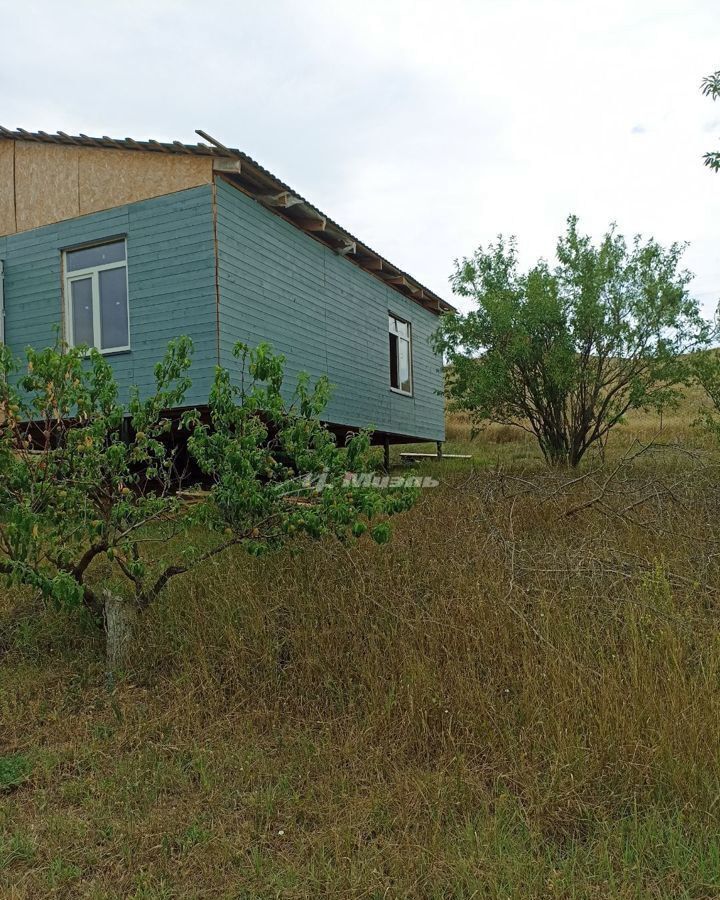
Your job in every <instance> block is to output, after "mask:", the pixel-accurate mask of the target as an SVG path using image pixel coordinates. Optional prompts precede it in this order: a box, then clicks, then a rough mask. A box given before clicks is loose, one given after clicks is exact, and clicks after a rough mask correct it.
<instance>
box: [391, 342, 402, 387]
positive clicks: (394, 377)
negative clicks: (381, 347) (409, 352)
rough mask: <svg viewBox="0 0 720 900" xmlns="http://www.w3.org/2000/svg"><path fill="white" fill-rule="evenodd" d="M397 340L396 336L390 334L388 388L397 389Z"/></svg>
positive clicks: (398, 382)
mask: <svg viewBox="0 0 720 900" xmlns="http://www.w3.org/2000/svg"><path fill="white" fill-rule="evenodd" d="M398 343H399V341H398V338H397V335H396V334H392V333H391V334H390V387H394V388H399V387H400V378H399V376H398Z"/></svg>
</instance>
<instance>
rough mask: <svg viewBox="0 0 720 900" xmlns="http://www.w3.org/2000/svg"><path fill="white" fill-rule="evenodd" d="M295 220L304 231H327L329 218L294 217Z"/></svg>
mask: <svg viewBox="0 0 720 900" xmlns="http://www.w3.org/2000/svg"><path fill="white" fill-rule="evenodd" d="M293 222H294V223H295V224H296V225H299V226H300V228H302V229H303V230H304V231H325V229H326V228H327V219H298V218H295V217H293Z"/></svg>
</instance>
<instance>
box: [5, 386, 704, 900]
mask: <svg viewBox="0 0 720 900" xmlns="http://www.w3.org/2000/svg"><path fill="white" fill-rule="evenodd" d="M695 400H696V398H690V400H688V402H687V404H686V406H685V408H683V409H682V410H680V411H678V412H677V413H676V414H673V415H672V416H667V417H666V419H665V421H664V422H663V423H662V426H663V427H662V430H660V429H659V425H660V423H659V421H658V420H657V418H655V417H653V416H649V415H648V416H636V417H635V418H634V419H632V420H631V421H630V422H629V423H628V424H627V425H625V426H623V427H622V428H621V429H620V430H619V431H618V433H617V434H616V435H614V437H613V439H612V441H611V443H610V446H609V447H608V449H607V459H606V461H605V464H604V467H601V466H600V463H599V461H597V460H588V461H587V463H586V465H585V466H584V468H583V470H582V473H581V474H584V477H583V478H582V479H580V480H575V481H574V483H569V482H571V479H572V478H573V477H575V476H573V475H569V474H568V473H553V472H548V471H546V470H545V469H544V468H543V467H542V465H541V463H540V461H539V458H538V454H537V451H536V449H535V447H534V446H533V444H532V443H531V442H530V441H529V440H527V439H526V438H525V437H524V436H522V435H516V434H514V433H513V432H511V431H510V430H509V429H507V428H492V429H490V430H489V431H488V432H487V433H486V434H484V435H483V436H481V437H479V438H478V439H477V440H476V441H475V442H472V443H469V442H468V439H469V428H468V426H467V423H465V422H464V421H463V420H462V419H460V418H458V417H455V418H451V420H450V421H449V423H448V439H449V443H448V451H449V452H472V453H473V455H474V459H473V461H472V463H468V462H462V463H460V462H459V463H451V462H447V463H443V464H436V463H429V464H427V466H426V467H425V470H424V471H431V472H433V473H438V477H439V478H440V480H441V484H440V486H439V487H438V488H436V489H434V490H426V491H424V492H423V496H422V498H421V501H420V502H419V504H418V505H417V506H416V508H415V509H413V510H412V511H411V512H410V513H408V514H406V515H404V516H402V517H400V518H399V519H398V520H397V521H396V522H395V535H394V540H393V542H392V543H391V544H390V545H388V546H384V547H378V546H375V545H370V544H369V543H361V544H359V545H358V546H357V547H355V548H350V549H346V548H343V547H341V546H336V545H332V544H327V545H319V546H312V547H311V546H307V547H301V548H298V550H299V552H297V553H289V552H288V553H284V554H282V555H280V556H276V557H272V558H265V559H260V560H257V559H248V558H245V557H242V556H234V557H226V558H224V559H222V560H216V561H214V562H211V563H209V564H208V565H206V566H205V568H203V570H202V571H199V572H197V573H195V574H194V575H193V576H192V578H190V579H189V580H186V581H178V583H176V584H174V585H173V586H172V589H171V590H169V591H168V592H167V594H166V595H165V596H164V597H163V599H162V601H161V602H159V603H158V605H157V606H156V607H155V608H154V609H153V611H152V612H151V615H150V618H149V621H148V623H147V629H146V630H145V632H144V634H143V636H142V641H141V644H142V646H141V648H140V652H139V653H138V658H137V663H136V665H135V666H134V668H133V669H132V671H130V672H129V673H128V674H127V675H126V676H125V677H123V678H120V679H118V680H117V681H116V682H114V683H108V681H107V679H106V677H105V674H104V669H103V662H102V655H101V647H100V645H99V642H98V641H97V638H96V637H95V636H94V635H93V632H92V631H88V629H87V628H86V627H84V626H83V624H82V622H78V621H76V620H74V619H70V618H67V617H66V616H63V615H60V614H57V613H53V612H51V611H46V610H43V609H42V607H41V606H40V605H39V603H38V601H36V600H35V599H34V598H33V597H31V596H29V595H27V596H25V595H22V596H21V595H14V594H3V595H2V598H1V599H0V897H2V898H12V900H21V898H22V900H35V898H45V897H67V898H144V900H151V898H152V900H160V898H238V900H239V898H272V897H281V898H305V897H337V898H344V897H353V898H354V897H357V898H378V900H379V898H395V897H408V898H411V897H418V898H426V897H427V898H468V900H469V898H475V897H477V898H480V897H498V898H500V897H512V898H514V897H521V898H522V897H538V898H555V897H573V898H585V897H587V898H606V897H622V898H645V897H658V898H659V897H672V898H683V897H686V898H712V897H718V896H720V827H719V824H720V823H719V821H718V819H719V816H720V803H719V800H720V690H719V688H720V627H719V623H720V613H719V609H718V601H719V599H720V597H719V594H720V577H719V575H720V479H719V478H718V475H719V474H720V469H719V468H718V463H720V454H719V453H718V452H717V451H716V450H715V448H714V447H713V446H712V445H711V444H710V443H709V441H708V439H706V438H704V437H703V436H702V435H701V434H699V433H698V432H697V431H696V430H694V429H693V428H691V427H690V421H691V419H692V418H693V416H694V407H695V405H696V403H695ZM651 438H655V439H656V441H657V444H658V446H657V447H655V448H654V449H646V450H645V451H644V452H642V453H639V450H640V448H641V446H644V445H645V443H646V442H647V441H649V440H650V439H651ZM638 441H640V442H643V443H642V444H638V443H637V442H638ZM468 448H470V449H469V450H468ZM623 458H625V459H626V461H625V462H624V463H623V464H622V465H618V462H619V461H620V460H622V459H623ZM611 475H612V477H610V476H611Z"/></svg>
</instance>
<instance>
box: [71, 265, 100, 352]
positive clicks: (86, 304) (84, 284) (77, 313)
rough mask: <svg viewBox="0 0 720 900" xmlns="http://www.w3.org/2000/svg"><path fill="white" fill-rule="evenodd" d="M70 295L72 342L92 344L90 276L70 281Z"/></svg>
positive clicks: (90, 345)
mask: <svg viewBox="0 0 720 900" xmlns="http://www.w3.org/2000/svg"><path fill="white" fill-rule="evenodd" d="M70 292H71V296H72V339H73V344H75V345H76V346H77V345H78V344H87V345H88V346H89V347H92V346H93V343H94V337H93V302H92V278H79V279H78V280H77V281H71V282H70Z"/></svg>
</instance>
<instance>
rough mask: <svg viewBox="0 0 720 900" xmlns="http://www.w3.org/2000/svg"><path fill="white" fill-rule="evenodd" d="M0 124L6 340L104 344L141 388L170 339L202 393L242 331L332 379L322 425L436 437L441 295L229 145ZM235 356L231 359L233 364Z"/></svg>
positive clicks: (123, 376) (289, 364)
mask: <svg viewBox="0 0 720 900" xmlns="http://www.w3.org/2000/svg"><path fill="white" fill-rule="evenodd" d="M198 134H199V135H200V137H202V138H203V139H204V141H207V143H198V144H182V143H180V142H178V141H176V142H173V143H160V142H158V141H144V142H143V141H134V140H132V139H130V138H125V139H119V140H114V139H112V138H109V137H102V138H91V137H88V136H86V135H77V136H71V135H68V134H65V133H63V132H58V133H57V134H53V135H51V134H46V133H45V132H37V133H30V132H27V131H24V130H22V129H18V130H15V131H11V130H9V129H5V128H0V273H1V275H2V277H1V278H0V285H2V290H0V312H3V311H4V316H1V315H0V323H1V324H0V328H2V331H0V340H4V341H5V342H6V344H7V345H8V346H9V347H10V348H11V350H12V351H14V352H15V354H16V355H19V354H21V353H22V351H23V350H24V348H25V347H26V346H27V345H33V346H36V347H40V346H47V345H48V344H51V343H52V342H53V341H54V340H55V335H56V333H57V326H58V325H60V326H61V328H62V334H63V336H64V339H65V340H66V341H67V342H68V343H69V344H74V343H77V344H79V343H86V344H90V345H93V346H95V347H97V348H98V349H99V350H100V351H101V352H102V353H104V354H107V356H108V359H109V360H110V362H111V364H112V366H113V369H114V371H115V374H116V377H117V379H118V382H119V385H120V387H121V390H123V391H125V392H127V389H128V388H129V386H130V385H133V384H136V385H138V387H139V388H140V390H141V392H142V391H147V390H148V389H149V388H150V386H151V385H152V381H153V366H154V364H155V363H156V362H157V360H158V359H159V358H160V357H161V356H162V354H163V352H164V350H165V348H166V346H167V343H168V341H169V340H170V339H171V338H173V337H176V336H177V335H180V334H185V335H188V336H189V337H190V338H191V339H192V341H193V344H194V348H195V352H194V358H193V364H192V370H191V376H192V379H193V387H192V389H191V392H190V394H189V396H188V398H187V402H188V405H190V406H199V405H201V404H203V403H204V402H206V399H207V396H208V391H209V388H210V385H211V382H212V379H213V376H214V370H215V366H216V365H218V364H220V365H222V366H227V367H229V368H231V369H232V367H233V364H234V362H235V361H234V359H233V357H232V353H231V351H232V348H233V346H234V345H235V343H236V342H237V341H243V342H245V343H247V344H251V345H253V344H257V343H259V342H260V341H268V342H269V343H270V344H271V345H272V346H273V348H274V349H275V350H276V351H278V352H282V353H283V354H284V355H285V357H286V372H287V377H288V381H289V382H291V383H292V382H293V381H294V377H295V376H297V374H298V372H300V371H307V372H309V373H310V375H311V376H313V377H318V376H320V375H325V374H326V375H328V377H329V379H330V381H331V383H332V384H333V386H334V389H333V395H332V399H331V402H330V404H329V406H328V407H327V410H326V418H327V422H328V424H329V425H330V426H332V427H333V428H334V429H335V430H336V431H337V432H338V433H339V434H341V435H342V434H343V433H347V432H348V431H350V430H352V429H357V428H359V427H363V426H368V425H371V426H373V427H374V428H375V429H376V434H377V439H379V440H382V441H383V442H385V444H386V446H387V445H388V444H389V443H391V442H392V443H396V442H409V441H438V442H439V441H442V440H443V439H444V417H443V399H442V396H441V393H440V392H441V389H442V364H441V359H440V357H439V356H438V355H437V354H435V352H434V351H433V349H432V347H431V345H430V337H431V335H432V334H433V332H434V331H435V329H436V328H437V325H438V316H439V315H440V314H441V313H442V312H444V311H448V310H452V307H451V306H450V305H449V304H447V303H446V302H445V301H444V300H442V299H441V298H440V297H438V296H437V295H436V294H434V293H433V292H432V291H430V290H428V289H427V288H426V287H424V286H423V285H422V284H420V283H419V282H418V281H416V280H415V279H414V278H412V277H411V276H410V275H408V274H407V273H406V272H403V271H401V270H400V269H399V268H398V267H397V266H394V265H392V264H391V263H389V262H388V261H387V260H386V259H384V258H383V257H381V256H380V255H379V254H378V253H376V252H375V251H374V250H371V249H370V247H368V246H367V245H366V244H363V243H362V242H361V241H360V240H358V239H356V238H355V237H353V236H352V235H351V234H349V233H348V232H347V231H345V229H343V228H342V227H341V226H340V225H338V224H336V223H335V222H333V221H332V220H331V219H329V218H328V217H327V216H326V215H325V214H324V213H322V212H320V211H319V210H318V209H316V208H315V207H314V206H312V205H311V204H310V203H308V202H307V201H306V200H304V199H303V198H302V197H300V196H299V195H298V194H297V193H296V192H294V191H293V190H292V189H291V188H290V187H288V186H287V185H286V184H283V183H282V182H281V181H280V180H279V179H278V178H276V177H275V176H274V175H272V174H271V173H270V172H268V171H267V170H266V169H264V168H263V167H262V166H260V165H259V164H258V163H256V162H255V161H253V160H252V159H250V157H248V156H247V155H246V154H244V153H242V152H241V151H239V150H233V149H229V148H227V147H225V146H223V145H222V144H220V143H219V142H218V141H216V140H214V139H213V138H211V137H210V136H209V135H206V134H205V133H204V132H198ZM235 364H236V363H235Z"/></svg>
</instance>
